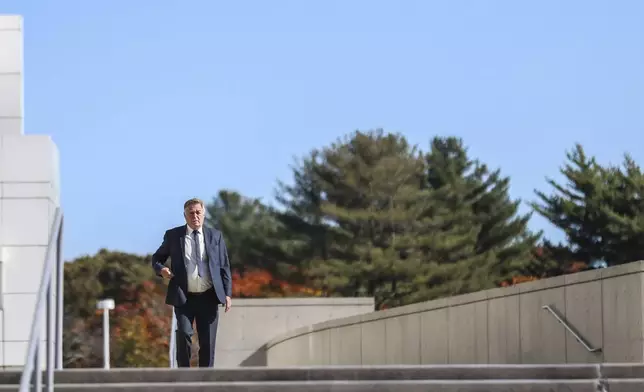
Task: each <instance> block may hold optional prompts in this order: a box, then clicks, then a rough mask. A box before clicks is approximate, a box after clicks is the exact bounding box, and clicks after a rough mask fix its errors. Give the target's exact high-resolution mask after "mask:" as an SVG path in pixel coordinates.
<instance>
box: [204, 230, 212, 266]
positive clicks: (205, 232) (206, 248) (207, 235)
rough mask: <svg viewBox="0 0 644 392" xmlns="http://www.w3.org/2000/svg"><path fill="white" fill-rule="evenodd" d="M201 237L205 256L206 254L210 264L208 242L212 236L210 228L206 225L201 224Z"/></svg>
mask: <svg viewBox="0 0 644 392" xmlns="http://www.w3.org/2000/svg"><path fill="white" fill-rule="evenodd" d="M203 237H204V239H205V242H204V249H205V250H206V256H208V264H210V260H212V257H211V255H210V243H211V241H212V237H211V232H210V230H209V229H208V228H207V227H206V226H203Z"/></svg>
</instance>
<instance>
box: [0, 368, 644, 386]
mask: <svg viewBox="0 0 644 392" xmlns="http://www.w3.org/2000/svg"><path fill="white" fill-rule="evenodd" d="M600 377H603V378H612V379H624V378H630V379H639V378H641V379H644V364H637V365H636V364H603V365H601V366H599V367H598V366H597V365H424V366H418V365H411V366H405V365H395V366H359V367H358V366H328V367H293V368H266V367H256V368H252V367H244V368H231V369H221V368H216V369H198V368H196V369H195V368H192V369H167V368H152V369H140V368H139V369H111V370H103V369H66V370H62V371H57V372H55V375H54V380H55V382H56V383H57V384H85V385H86V384H93V383H95V384H108V383H173V382H174V383H177V382H206V383H207V382H251V381H254V382H260V381H332V380H337V381H350V380H355V381H358V380H365V381H369V380H519V379H537V380H571V379H573V380H574V379H576V380H595V379H597V378H600ZM43 379H44V377H43ZM19 380H20V373H19V372H16V371H0V384H3V385H7V384H18V383H19Z"/></svg>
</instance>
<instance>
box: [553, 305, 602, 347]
mask: <svg viewBox="0 0 644 392" xmlns="http://www.w3.org/2000/svg"><path fill="white" fill-rule="evenodd" d="M541 309H545V310H547V311H548V312H549V313H550V314H551V315H552V316H553V317H554V318H555V319H556V320H557V321H559V322H560V323H561V325H563V326H564V328H566V330H567V331H568V332H570V334H571V335H572V336H573V337H574V338H575V339H576V340H577V341H578V342H579V343H581V345H582V346H584V348H585V349H586V350H587V351H588V352H589V353H596V352H601V351H602V349H601V347H597V348H593V347H591V346H590V344H588V342H586V340H584V338H582V337H581V336H580V335H579V334H578V333H577V332H576V331H575V330H574V329H573V328H572V326H571V325H570V324H568V322H566V320H564V319H563V318H562V317H561V316H559V314H558V313H557V311H555V310H554V309H553V308H552V307H551V306H549V305H544V306H542V307H541Z"/></svg>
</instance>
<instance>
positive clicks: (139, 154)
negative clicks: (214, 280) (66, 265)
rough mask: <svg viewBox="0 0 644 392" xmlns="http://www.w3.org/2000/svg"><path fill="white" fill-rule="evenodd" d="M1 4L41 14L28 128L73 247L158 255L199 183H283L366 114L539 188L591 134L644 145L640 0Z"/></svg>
mask: <svg viewBox="0 0 644 392" xmlns="http://www.w3.org/2000/svg"><path fill="white" fill-rule="evenodd" d="M0 13H15V14H22V15H23V16H24V26H25V89H26V90H25V130H26V133H30V134H41V133H44V134H50V135H52V137H53V139H54V141H55V142H56V143H57V145H58V148H59V150H60V153H61V170H62V172H61V177H62V200H63V207H64V209H65V213H66V219H67V227H66V238H65V247H66V248H65V256H66V257H67V258H72V257H76V256H78V255H81V254H86V253H89V254H92V253H94V252H96V251H97V250H98V249H100V248H102V247H107V248H110V249H118V250H123V251H128V252H136V253H148V252H152V251H154V250H155V249H156V247H157V246H158V245H159V243H160V240H161V238H162V235H163V231H164V230H165V229H166V228H168V227H171V226H173V225H176V224H181V223H182V215H181V213H182V211H181V206H182V203H183V201H184V200H185V199H187V198H190V197H193V196H199V197H202V198H204V199H207V200H210V199H211V198H212V197H213V196H214V195H215V194H216V192H217V191H218V190H219V189H221V188H230V189H235V190H238V191H240V192H242V193H243V194H245V195H248V196H254V197H262V198H264V199H265V200H270V199H272V195H273V190H274V186H275V181H276V179H278V178H279V179H283V180H288V179H289V178H290V172H289V168H288V166H289V164H290V163H291V162H292V159H293V157H294V156H301V155H302V154H305V153H306V152H308V151H309V150H310V149H312V148H315V147H320V146H323V145H325V144H327V143H329V142H332V141H333V140H335V139H336V138H337V137H339V136H341V135H343V134H346V133H348V132H351V131H354V130H356V129H363V130H366V129H373V128H379V127H382V128H384V129H385V130H388V131H396V132H398V131H399V132H402V133H404V134H405V135H406V136H407V137H408V138H409V139H410V140H411V141H412V142H414V143H419V144H420V145H421V147H425V146H427V144H428V141H429V139H430V138H431V137H432V136H434V135H457V136H461V137H463V138H464V140H465V142H466V143H467V144H468V145H469V147H470V152H471V154H472V155H473V156H475V157H479V158H481V159H482V160H483V161H484V162H486V163H487V164H489V165H491V166H493V167H500V168H502V170H503V173H504V174H506V175H509V176H511V177H512V190H511V192H512V196H513V197H519V198H522V199H523V200H533V199H534V194H533V189H534V188H544V187H545V176H557V170H558V167H559V166H560V165H561V164H562V162H563V159H564V152H565V150H567V149H570V148H571V147H572V146H573V144H574V143H575V142H581V143H583V145H584V146H585V147H586V149H587V151H588V152H589V153H592V154H595V155H596V156H597V157H598V158H599V159H600V160H601V161H602V162H604V163H607V162H614V163H616V162H618V161H620V160H621V157H622V154H623V153H624V152H626V151H629V152H630V153H631V154H632V155H633V156H634V157H635V158H636V159H637V160H639V161H640V162H644V152H643V151H642V148H643V147H642V146H644V132H642V131H643V128H644V110H643V108H644V73H643V72H642V70H643V69H644V23H642V17H643V16H644V2H642V1H638V0H632V1H610V2H608V1H593V0H567V1H561V0H547V1H516V0H507V1H492V0H490V1H484V0H476V1H475V0H471V1H456V0H449V1H448V0H442V1H438V0H422V1H421V0H419V1H412V0H406V1H403V0H400V1H391V0H390V1H381V0H350V1H348V0H344V1H341V0H324V1H321V0H306V1H304V0H298V1H296V0H291V1H284V0H271V1H264V0H256V1H214V0H208V1H206V0H204V1H196V0H191V1H169V0H154V1H152V0H147V1H145V0H138V1H125V0H110V1H87V0H77V1H67V0H57V1H36V0H32V1H26V0H3V1H2V3H0ZM195 166H197V168H194V167H195ZM525 210H527V207H525V208H524V211H525ZM531 224H532V227H533V228H534V229H545V230H546V233H547V234H548V235H549V236H550V237H553V238H556V239H560V238H561V234H560V233H557V232H556V231H554V230H553V229H552V228H551V227H550V226H549V225H548V224H547V223H546V222H545V221H544V220H543V219H540V218H538V217H535V218H533V221H532V223H531Z"/></svg>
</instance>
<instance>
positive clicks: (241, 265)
mask: <svg viewBox="0 0 644 392" xmlns="http://www.w3.org/2000/svg"><path fill="white" fill-rule="evenodd" d="M206 211H207V213H208V217H209V219H210V220H211V222H212V223H213V224H214V226H216V227H217V228H218V229H219V230H221V231H222V233H223V234H224V238H225V239H226V247H227V249H228V256H229V257H230V260H231V267H232V268H233V269H234V270H237V271H239V272H242V273H243V272H244V271H245V270H247V269H253V268H260V269H264V270H267V271H269V272H270V273H271V274H273V275H275V276H276V277H279V278H283V276H282V275H283V273H282V272H283V271H284V270H285V266H284V265H283V264H284V261H285V260H284V257H283V256H284V252H283V250H282V244H283V243H282V241H280V233H281V230H282V227H281V223H280V221H279V220H278V218H277V216H276V213H275V212H274V211H273V210H272V209H271V208H269V207H268V206H266V205H264V204H263V203H262V202H261V200H259V199H255V198H249V197H245V196H242V195H241V194H239V193H237V192H234V191H229V190H221V191H220V192H219V194H218V195H217V197H216V198H214V200H213V201H212V203H210V204H209V205H208V206H206Z"/></svg>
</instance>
